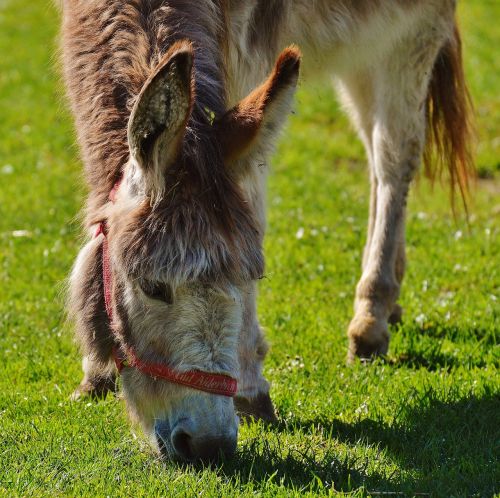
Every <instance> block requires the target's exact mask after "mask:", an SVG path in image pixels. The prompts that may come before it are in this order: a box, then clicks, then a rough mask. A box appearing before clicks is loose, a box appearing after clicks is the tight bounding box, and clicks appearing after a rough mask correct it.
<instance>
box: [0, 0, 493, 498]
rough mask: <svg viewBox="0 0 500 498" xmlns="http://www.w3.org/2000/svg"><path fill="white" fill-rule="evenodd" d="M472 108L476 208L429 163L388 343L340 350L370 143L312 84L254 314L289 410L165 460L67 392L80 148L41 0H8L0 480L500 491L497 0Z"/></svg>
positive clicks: (482, 5) (350, 491) (32, 485)
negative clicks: (382, 355) (453, 198)
mask: <svg viewBox="0 0 500 498" xmlns="http://www.w3.org/2000/svg"><path fill="white" fill-rule="evenodd" d="M460 19H461V24H462V27H463V30H464V41H465V51H466V69H467V74H468V79H469V82H470V86H471V90H472V94H473V97H474V100H475V104H476V107H477V114H478V117H477V124H478V131H479V140H478V153H477V165H478V170H479V172H480V177H481V179H480V180H479V181H478V182H477V185H476V187H475V189H474V191H473V200H472V204H471V215H470V221H469V224H467V223H466V221H465V218H464V216H463V214H462V213H460V212H459V213H458V215H457V217H456V218H454V217H453V215H452V213H451V209H450V205H449V197H448V193H447V191H446V189H443V188H441V187H440V186H439V185H437V186H435V187H434V189H432V188H431V187H430V185H429V184H428V182H427V181H426V180H425V179H423V178H421V179H419V180H418V182H417V185H416V188H415V189H414V190H413V192H412V196H411V199H410V202H409V219H408V258H409V267H408V272H407V276H406V279H405V285H404V288H403V292H402V296H401V303H402V305H403V306H404V308H405V316H404V322H403V324H402V325H400V326H398V327H397V328H394V329H393V330H392V342H391V346H390V352H389V355H388V357H387V358H386V359H385V360H378V361H376V362H374V363H373V364H370V365H368V366H363V365H361V364H357V365H354V366H350V367H348V366H346V364H345V355H346V346H347V338H346V335H345V330H346V327H347V324H348V322H349V319H350V315H351V307H352V300H353V293H354V287H355V283H356V280H357V278H358V277H359V273H360V256H361V249H362V246H363V243H364V237H365V224H366V219H367V195H368V182H367V179H366V176H367V175H366V168H365V165H364V158H363V150H362V147H361V146H360V144H359V142H358V141H357V140H356V138H355V136H354V134H353V133H352V132H351V131H350V129H349V126H348V124H347V121H346V120H345V118H344V117H343V116H342V115H341V114H340V112H339V109H338V106H337V104H336V103H335V99H334V97H333V95H332V92H331V90H330V88H329V87H328V85H326V84H325V85H319V84H317V85H315V86H306V85H305V84H304V85H302V87H301V89H300V91H299V93H298V97H297V101H298V104H297V112H296V114H295V115H294V116H293V117H292V119H291V120H290V125H289V127H288V129H287V133H286V134H285V136H284V138H283V140H282V142H281V146H280V148H279V150H278V154H277V155H276V158H275V160H274V162H273V170H274V171H273V174H272V176H271V179H270V188H269V232H268V237H267V240H266V250H267V273H266V278H265V279H264V280H263V281H262V282H261V284H260V298H259V307H260V317H261V321H262V324H263V325H264V326H265V328H266V329H267V331H268V338H269V340H270V342H271V344H272V349H271V352H270V354H269V356H268V360H267V363H266V375H267V376H268V378H269V379H270V380H271V381H272V385H273V389H272V395H273V398H274V401H275V403H276V407H277V411H278V414H279V424H278V425H277V426H274V427H270V428H265V427H263V426H262V425H260V424H250V425H245V426H242V428H241V431H240V441H239V446H238V453H237V455H236V457H235V458H233V459H232V460H230V461H227V462H225V463H223V464H222V465H221V466H219V467H217V468H200V467H182V466H179V465H175V464H170V463H164V462H162V461H160V460H158V459H156V458H155V457H154V456H153V455H152V454H151V453H150V452H149V450H148V449H147V447H145V446H144V444H143V442H142V440H141V437H140V435H139V436H138V437H135V436H134V434H133V432H132V430H131V428H130V425H129V423H128V420H127V416H126V414H125V410H124V406H123V403H122V402H121V401H119V400H116V399H115V398H113V397H108V398H107V399H106V400H105V401H102V402H99V403H95V402H80V403H74V402H71V401H70V400H69V395H70V393H71V391H72V390H73V388H74V387H75V386H76V385H77V383H78V382H79V380H80V375H81V373H80V357H79V354H78V351H77V348H76V346H75V344H74V343H73V339H72V330H71V325H68V324H67V323H66V321H65V315H64V286H65V284H64V280H65V277H66V276H67V274H68V272H69V270H70V268H71V264H72V261H73V259H74V257H75V255H76V253H77V251H78V248H79V244H80V235H79V215H78V212H79V209H80V207H81V206H82V203H83V198H84V192H85V190H84V185H83V182H82V181H81V176H82V174H81V164H80V162H79V158H78V151H77V148H76V146H75V138H74V131H73V128H72V122H71V118H70V116H69V114H68V112H67V110H66V107H65V101H64V97H63V90H62V87H61V85H60V83H59V76H58V71H57V69H56V68H57V64H56V60H57V57H56V56H55V52H56V49H55V47H56V45H57V44H56V34H57V29H58V19H57V14H56V12H55V10H54V8H53V7H52V6H51V4H50V2H49V1H48V0H32V1H26V2H19V1H14V0H0V52H1V54H2V56H1V57H0V127H1V128H0V130H1V133H0V282H1V285H0V496H6V497H11V496H51V497H53V496H136V497H139V496H172V495H174V494H178V495H180V496H194V495H204V496H217V497H218V496H236V495H238V496H240V495H241V496H254V495H259V496H276V495H278V496H294V495H300V494H306V495H311V496H312V495H328V494H335V493H339V494H345V495H349V496H353V497H362V496H391V494H384V493H390V492H392V493H401V494H400V496H414V495H418V494H421V496H422V495H424V496H438V497H449V496H481V497H487V496H493V495H495V493H497V496H500V495H499V494H498V493H500V374H499V366H500V349H499V346H498V342H499V341H498V339H499V337H498V336H499V331H500V307H499V301H498V300H499V299H500V292H499V288H500V274H499V267H500V257H499V255H500V238H499V235H500V233H499V232H500V224H499V216H500V196H499V192H500V183H499V181H500V178H499V176H500V172H499V170H500V57H499V54H498V47H500V28H499V25H498V19H500V2H498V1H497V0H488V1H486V0H469V1H467V2H465V1H463V2H461V6H460Z"/></svg>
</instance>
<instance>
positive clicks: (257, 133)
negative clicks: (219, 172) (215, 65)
mask: <svg viewBox="0 0 500 498" xmlns="http://www.w3.org/2000/svg"><path fill="white" fill-rule="evenodd" d="M300 58H301V54H300V51H299V49H298V48H297V47H295V46H292V47H288V48H287V49H285V50H284V51H283V52H281V54H280V56H279V58H278V60H277V62H276V65H275V66H274V69H273V72H272V73H271V74H270V76H269V77H268V78H267V80H266V81H265V82H264V83H263V84H262V85H261V86H259V87H258V88H256V89H255V90H254V91H253V92H252V93H251V94H250V95H248V96H247V97H246V98H244V99H243V100H242V101H240V102H239V103H238V104H237V105H236V106H235V107H234V108H233V109H231V110H230V111H228V112H227V113H226V114H225V115H224V116H223V117H222V118H221V119H220V120H219V122H218V123H216V126H217V133H218V139H219V143H220V144H221V147H222V151H223V155H224V158H225V161H226V164H228V165H229V167H230V168H231V169H232V170H233V171H232V172H233V174H237V175H238V174H241V173H243V172H241V171H238V166H237V165H235V163H236V162H237V161H238V160H239V159H244V158H246V157H248V156H250V155H251V154H254V153H263V154H267V153H269V152H270V151H271V150H272V148H273V147H274V144H275V142H276V139H277V137H278V136H279V133H280V131H281V129H282V127H283V125H284V123H285V121H286V118H287V117H288V115H289V113H290V111H291V108H292V104H293V96H294V94H295V89H296V87H297V81H298V78H299V68H300ZM235 169H236V170H235Z"/></svg>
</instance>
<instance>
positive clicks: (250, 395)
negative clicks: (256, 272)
mask: <svg viewBox="0 0 500 498" xmlns="http://www.w3.org/2000/svg"><path fill="white" fill-rule="evenodd" d="M268 349H269V348H268V345H267V342H266V340H265V338H264V334H263V332H262V330H261V328H260V326H259V323H258V320H257V310H256V288H255V284H251V285H249V286H248V291H247V293H246V294H245V306H244V316H243V327H242V331H241V334H240V342H239V363H240V378H239V382H238V394H237V395H236V398H235V400H234V404H235V407H236V410H237V411H238V412H239V413H240V414H241V415H243V416H244V417H254V418H258V419H262V420H264V421H266V422H275V421H276V414H275V412H274V406H273V403H272V401H271V397H270V395H269V382H267V380H266V379H265V378H264V376H263V374H262V364H263V362H264V358H265V357H266V354H267V351H268Z"/></svg>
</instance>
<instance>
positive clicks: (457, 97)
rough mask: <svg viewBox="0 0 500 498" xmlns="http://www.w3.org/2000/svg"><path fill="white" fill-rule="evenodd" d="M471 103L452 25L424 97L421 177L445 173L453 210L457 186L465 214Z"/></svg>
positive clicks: (471, 174) (470, 157)
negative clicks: (425, 135)
mask: <svg viewBox="0 0 500 498" xmlns="http://www.w3.org/2000/svg"><path fill="white" fill-rule="evenodd" d="M472 116H473V106H472V100H471V97H470V94H469V91H468V89H467V85H466V83H465V75H464V68H463V61H462V40H461V38H460V32H459V29H458V26H457V24H456V23H455V27H454V33H453V37H452V38H451V39H450V40H449V41H448V42H447V43H446V45H444V46H443V48H442V49H441V52H440V53H439V55H438V58H437V60H436V63H435V65H434V69H433V72H432V78H431V82H430V86H429V93H428V95H427V145H426V148H425V151H424V171H425V174H426V175H427V176H428V177H430V178H431V179H432V180H434V179H435V178H436V177H439V178H441V177H442V174H443V171H444V170H446V169H447V170H448V173H449V179H450V183H451V199H452V207H453V209H454V207H455V204H454V200H455V193H456V188H457V186H458V188H459V190H460V194H461V197H462V200H463V203H464V207H465V210H466V212H467V199H468V193H469V180H470V178H471V177H474V176H475V166H474V159H473V154H472V145H473V142H474V140H473V139H474V127H473V121H472Z"/></svg>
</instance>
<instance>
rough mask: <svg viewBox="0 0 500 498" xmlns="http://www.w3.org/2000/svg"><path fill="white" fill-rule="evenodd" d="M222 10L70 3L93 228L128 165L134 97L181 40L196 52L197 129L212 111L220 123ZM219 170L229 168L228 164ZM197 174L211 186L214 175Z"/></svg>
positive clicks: (72, 71) (69, 51) (71, 62)
mask: <svg viewBox="0 0 500 498" xmlns="http://www.w3.org/2000/svg"><path fill="white" fill-rule="evenodd" d="M219 9H220V7H218V6H217V2H214V3H209V2H196V1H194V0H193V1H187V0H173V1H170V2H168V5H167V4H166V3H165V2H163V1H159V0H151V1H148V2H143V1H140V0H125V1H123V0H111V1H108V2H96V1H91V2H89V1H87V0H66V1H65V2H64V17H63V30H62V33H63V59H64V68H65V71H64V73H65V79H66V84H67V88H68V94H69V97H70V101H71V105H72V109H73V112H74V114H75V117H76V127H77V130H78V135H79V141H80V145H81V148H82V153H83V159H84V163H85V171H86V176H87V181H88V183H89V186H90V188H91V194H90V197H89V200H88V206H87V222H88V223H89V224H91V223H94V222H96V221H97V220H100V219H102V217H103V215H102V212H101V208H102V206H103V205H104V204H106V202H107V196H108V193H109V191H110V190H111V188H112V187H113V184H114V183H115V182H116V180H117V179H118V178H119V176H120V174H121V169H122V167H123V166H124V164H125V163H126V161H127V159H128V154H129V150H128V145H127V120H128V117H129V115H130V111H131V109H132V106H133V104H134V101H135V98H136V97H137V95H138V94H139V92H140V90H141V88H142V87H143V85H144V83H145V82H146V80H147V79H148V77H149V76H150V74H152V72H153V71H154V68H155V67H156V66H157V65H158V63H159V61H160V60H161V58H162V57H163V55H164V54H165V53H166V52H167V51H168V49H169V48H170V46H171V45H172V44H173V43H174V42H175V41H178V40H182V39H189V40H191V42H192V43H193V46H194V48H195V57H196V67H197V71H198V74H199V77H198V78H197V80H196V95H197V106H196V108H195V109H194V110H193V113H192V119H191V126H192V128H193V129H194V128H197V127H198V126H200V127H202V128H203V126H204V125H207V124H208V117H207V113H206V109H209V110H210V111H212V112H214V113H215V115H218V116H221V115H222V113H223V112H224V111H225V90H224V84H223V78H222V74H221V73H222V67H223V64H222V60H221V51H220V47H219V39H220V38H221V34H220V31H221V29H222V28H221V26H219V23H218V16H217V12H218V10H219ZM214 13H215V15H214ZM187 20H189V22H187ZM89 43H91V44H90V45H89ZM96 75H99V77H96ZM197 131H199V130H197ZM214 163H215V165H214V166H213V167H214V168H217V164H219V169H221V168H222V165H221V161H214ZM197 164H198V163H197ZM208 166H209V164H208V163H206V162H204V163H203V167H208ZM198 173H199V176H200V177H201V178H202V179H203V180H206V179H207V176H208V175H211V174H212V171H206V170H200V171H198ZM215 173H217V172H215ZM219 174H220V172H219ZM212 194H213V195H214V197H217V196H219V195H220V192H217V191H215V192H212ZM221 209H222V210H221V213H224V212H225V211H224V207H221Z"/></svg>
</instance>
